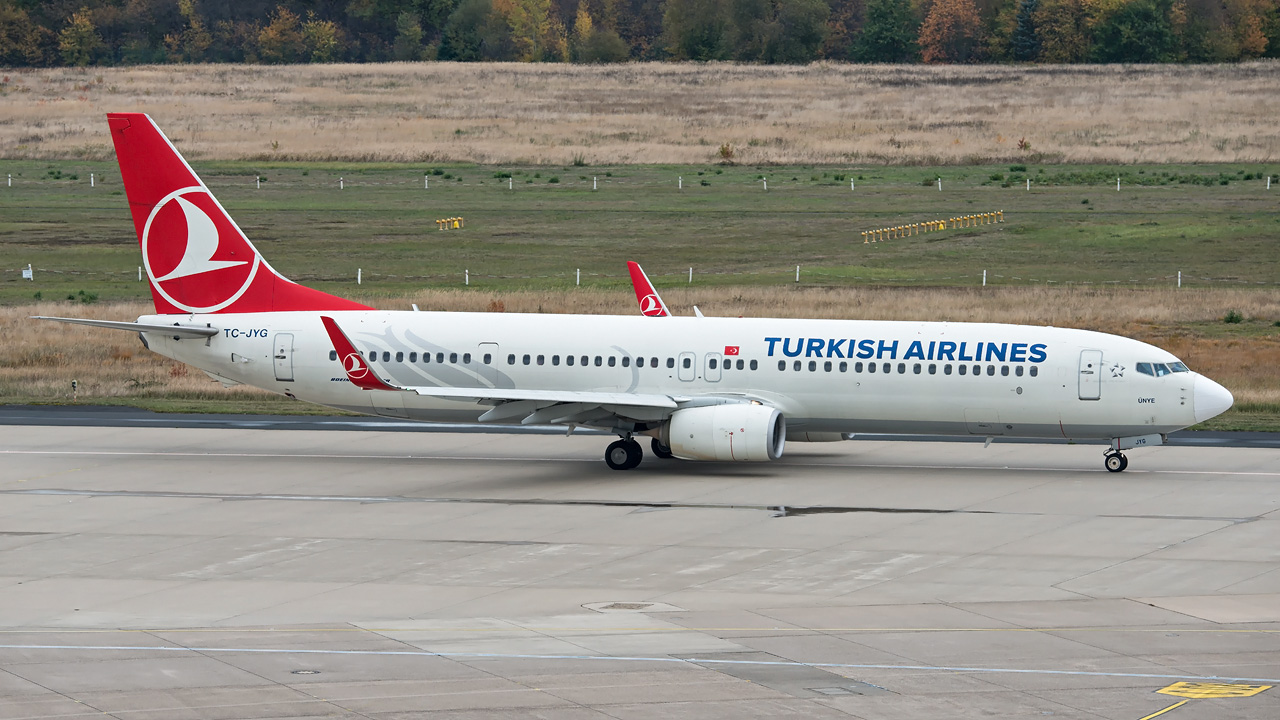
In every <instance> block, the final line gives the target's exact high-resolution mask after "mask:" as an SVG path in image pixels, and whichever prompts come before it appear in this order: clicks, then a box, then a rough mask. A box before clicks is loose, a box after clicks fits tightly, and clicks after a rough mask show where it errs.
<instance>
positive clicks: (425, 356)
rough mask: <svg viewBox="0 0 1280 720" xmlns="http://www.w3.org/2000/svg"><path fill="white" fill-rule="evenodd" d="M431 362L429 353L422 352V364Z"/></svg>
mask: <svg viewBox="0 0 1280 720" xmlns="http://www.w3.org/2000/svg"><path fill="white" fill-rule="evenodd" d="M430 362H431V353H422V364H423V365H426V364H427V363H430Z"/></svg>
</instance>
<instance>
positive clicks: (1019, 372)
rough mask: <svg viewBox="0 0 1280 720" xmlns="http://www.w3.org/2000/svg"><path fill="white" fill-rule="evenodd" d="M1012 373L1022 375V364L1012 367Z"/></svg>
mask: <svg viewBox="0 0 1280 720" xmlns="http://www.w3.org/2000/svg"><path fill="white" fill-rule="evenodd" d="M1013 374H1014V375H1017V376H1018V377H1022V366H1021V365H1019V366H1018V367H1016V368H1014V369H1013Z"/></svg>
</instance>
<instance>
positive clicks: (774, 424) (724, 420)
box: [659, 403, 787, 462]
mask: <svg viewBox="0 0 1280 720" xmlns="http://www.w3.org/2000/svg"><path fill="white" fill-rule="evenodd" d="M659 440H660V441H661V442H662V444H663V445H666V446H667V447H668V448H670V449H671V454H672V455H675V456H676V457H678V458H680V459H682V460H734V461H738V462H765V461H768V460H777V459H778V458H779V457H781V456H782V449H783V446H784V445H785V444H786V440H787V421H786V420H785V419H784V418H783V417H782V413H781V412H779V411H778V409H777V408H771V407H768V406H765V405H748V404H738V403H733V404H726V405H709V406H705V407H694V408H685V409H683V410H677V411H675V412H674V413H672V414H671V419H670V420H668V421H667V423H666V424H665V425H663V426H662V431H661V435H660V437H659Z"/></svg>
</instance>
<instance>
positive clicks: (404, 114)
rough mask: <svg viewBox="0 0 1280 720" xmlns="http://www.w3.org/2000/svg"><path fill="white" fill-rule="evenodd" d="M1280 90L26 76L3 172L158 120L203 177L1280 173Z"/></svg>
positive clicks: (304, 71) (616, 75)
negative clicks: (484, 172) (308, 165)
mask: <svg viewBox="0 0 1280 720" xmlns="http://www.w3.org/2000/svg"><path fill="white" fill-rule="evenodd" d="M1277 76H1280V62H1276V61H1258V62H1250V63H1242V64H1238V65H1205V66H1182V65H1177V66H1173V65H1168V66H1087V65H1077V66H1034V67H1031V66H1016V67H1015V66H940V67H934V66H917V65H907V66H887V65H886V66H859V65H842V64H834V63H817V64H814V65H809V66H802V67H797V66H752V65H734V64H727V63H711V64H662V63H651V64H628V65H619V66H580V65H574V66H570V65H556V64H536V65H533V64H493V63H475V64H453V63H391V64H381V65H319V66H315V65H309V66H283V67H282V66H271V67H262V66H236V65H193V66H149V67H128V68H89V69H72V68H58V69H45V70H11V71H8V72H7V77H8V81H7V82H5V83H3V86H2V87H3V93H4V94H3V99H2V100H0V102H3V104H4V108H5V111H4V122H3V123H0V155H3V156H7V157H14V158H66V157H84V158H103V157H106V156H108V155H109V154H110V152H111V147H110V141H109V138H108V136H107V133H106V127H105V123H104V121H103V117H102V115H103V113H105V112H108V111H145V112H149V113H151V114H152V116H153V117H155V118H156V120H157V121H158V122H159V123H160V124H161V126H162V127H163V128H165V130H166V132H168V133H169V134H170V136H171V137H173V138H174V139H175V140H176V141H178V142H179V143H180V147H181V148H182V150H183V151H184V152H185V153H187V155H188V157H191V158H193V159H245V158H262V159H281V160H288V159H303V160H316V159H341V160H388V161H414V162H430V161H467V162H479V163H494V164H496V163H516V164H541V163H546V164H567V163H569V162H570V160H571V159H572V158H573V157H574V156H575V155H579V154H580V155H582V156H583V157H584V158H585V159H586V161H587V162H588V163H591V164H597V165H599V164H621V163H707V162H715V161H719V159H720V155H719V148H720V146H721V145H722V144H725V143H728V144H730V145H732V146H733V148H734V149H735V158H736V160H737V161H738V162H741V163H746V164H759V163H792V164H805V163H827V164H841V163H854V164H860V163H866V164H876V163H926V164H942V163H966V162H1004V161H1016V160H1025V159H1030V160H1036V159H1043V160H1045V161H1058V162H1069V163H1092V162H1097V163H1164V162H1264V161H1270V160H1273V159H1275V158H1277V157H1280V131H1278V130H1277V124H1276V122H1275V108H1276V106H1277V99H1278V98H1280V83H1277V82H1276V81H1275V78H1276V77H1277ZM1023 138H1025V139H1026V141H1027V142H1028V143H1030V145H1031V149H1030V151H1029V152H1028V151H1022V150H1019V149H1018V147H1017V146H1018V143H1019V140H1021V139H1023ZM1037 156H1038V157H1037Z"/></svg>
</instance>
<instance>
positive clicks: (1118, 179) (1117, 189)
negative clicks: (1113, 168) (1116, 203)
mask: <svg viewBox="0 0 1280 720" xmlns="http://www.w3.org/2000/svg"><path fill="white" fill-rule="evenodd" d="M1116 192H1120V178H1118V177H1117V178H1116Z"/></svg>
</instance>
